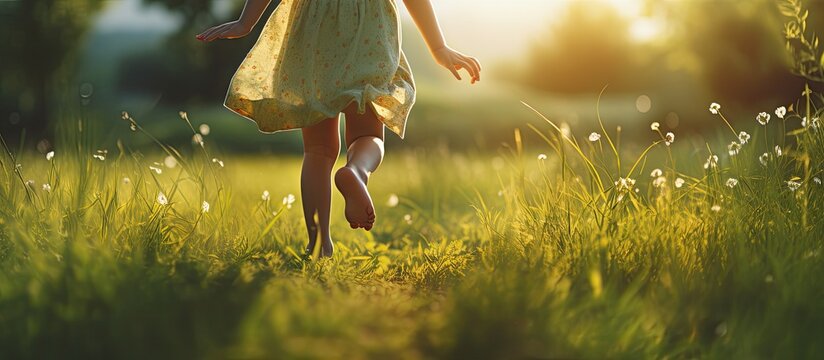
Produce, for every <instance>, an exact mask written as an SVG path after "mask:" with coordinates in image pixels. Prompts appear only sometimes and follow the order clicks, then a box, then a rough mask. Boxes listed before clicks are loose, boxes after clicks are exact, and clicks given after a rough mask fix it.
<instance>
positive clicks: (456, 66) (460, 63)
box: [432, 46, 481, 84]
mask: <svg viewBox="0 0 824 360" xmlns="http://www.w3.org/2000/svg"><path fill="white" fill-rule="evenodd" d="M432 56H433V57H434V58H435V62H437V63H438V64H440V65H441V66H443V67H445V68H447V69H448V70H449V71H451V72H452V75H455V78H456V79H458V80H461V75H460V74H458V70H460V69H464V70H466V72H467V73H469V75H470V76H472V80H471V83H472V84H474V83H475V82H476V81H480V80H481V64H480V63H479V62H478V59H475V58H474V57H471V56H467V55H464V54H461V53H459V52H457V51H455V50H452V49H451V48H449V47H448V46H444V47H442V48H440V49H438V50H435V51H433V52H432Z"/></svg>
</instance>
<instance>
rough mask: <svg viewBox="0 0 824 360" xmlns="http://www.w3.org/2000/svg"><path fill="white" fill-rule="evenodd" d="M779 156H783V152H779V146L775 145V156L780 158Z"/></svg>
mask: <svg viewBox="0 0 824 360" xmlns="http://www.w3.org/2000/svg"><path fill="white" fill-rule="evenodd" d="M781 155H784V152H783V151H781V147H780V146H778V145H776V146H775V156H778V157H781Z"/></svg>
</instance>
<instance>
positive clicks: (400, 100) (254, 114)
mask: <svg viewBox="0 0 824 360" xmlns="http://www.w3.org/2000/svg"><path fill="white" fill-rule="evenodd" d="M400 42H401V34H400V19H399V15H398V9H397V5H396V4H395V0H283V1H281V3H280V4H279V5H278V7H277V9H275V11H274V12H273V13H272V16H271V17H270V18H269V19H268V20H267V22H266V25H265V26H264V28H263V32H262V33H261V34H260V38H259V39H258V41H257V42H256V43H255V45H254V47H252V50H251V51H249V54H248V55H247V56H246V58H245V59H244V60H243V62H242V63H241V65H240V68H239V69H238V70H237V72H236V73H235V75H234V77H233V78H232V82H231V84H230V86H229V91H228V93H227V94H226V100H225V103H224V105H225V106H226V107H227V108H228V109H230V110H232V111H234V112H235V113H237V114H239V115H241V116H243V117H245V118H247V119H249V120H252V121H254V122H255V123H257V125H258V128H259V129H260V131H262V132H266V133H271V132H276V131H281V130H291V129H296V128H301V127H305V126H311V125H314V124H317V123H318V122H320V121H322V120H324V119H328V118H332V117H337V116H338V114H339V113H340V112H341V111H342V110H343V109H345V108H346V107H347V106H348V105H349V104H350V103H352V102H354V103H356V104H357V107H358V112H359V113H361V114H363V113H364V112H366V110H367V106H369V107H370V108H371V109H372V110H373V111H374V113H375V115H376V116H377V118H378V119H379V120H380V121H382V122H383V123H384V124H385V125H386V127H387V128H389V130H391V131H393V132H395V133H396V134H398V136H400V137H401V138H403V136H404V131H405V129H406V119H407V116H408V115H409V110H410V109H411V108H412V105H413V103H414V102H415V83H414V80H413V78H412V72H411V71H410V68H409V64H408V63H407V61H406V56H405V55H404V53H403V51H401V47H400Z"/></svg>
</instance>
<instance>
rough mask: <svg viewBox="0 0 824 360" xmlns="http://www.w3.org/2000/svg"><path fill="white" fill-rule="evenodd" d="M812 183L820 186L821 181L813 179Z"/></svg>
mask: <svg viewBox="0 0 824 360" xmlns="http://www.w3.org/2000/svg"><path fill="white" fill-rule="evenodd" d="M813 182H814V183H816V184H818V185H821V179H819V178H817V177H814V178H813Z"/></svg>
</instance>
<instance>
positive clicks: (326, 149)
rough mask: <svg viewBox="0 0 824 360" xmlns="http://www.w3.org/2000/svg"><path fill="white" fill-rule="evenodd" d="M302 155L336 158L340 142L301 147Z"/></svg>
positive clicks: (338, 153)
mask: <svg viewBox="0 0 824 360" xmlns="http://www.w3.org/2000/svg"><path fill="white" fill-rule="evenodd" d="M303 153H304V155H315V156H320V157H322V158H326V159H331V160H337V159H338V155H340V144H337V145H335V144H316V145H307V146H304V147H303Z"/></svg>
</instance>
